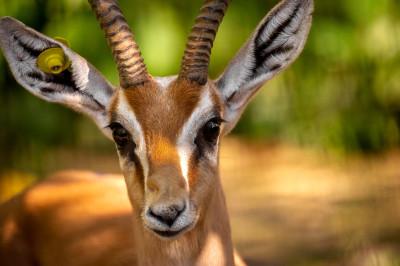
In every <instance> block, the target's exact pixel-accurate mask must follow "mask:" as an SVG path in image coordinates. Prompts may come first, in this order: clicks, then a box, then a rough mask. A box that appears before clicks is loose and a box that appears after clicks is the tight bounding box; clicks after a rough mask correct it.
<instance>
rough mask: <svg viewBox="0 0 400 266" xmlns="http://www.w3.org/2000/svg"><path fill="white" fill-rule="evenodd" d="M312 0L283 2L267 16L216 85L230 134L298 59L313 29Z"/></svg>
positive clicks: (286, 0) (288, 0)
mask: <svg viewBox="0 0 400 266" xmlns="http://www.w3.org/2000/svg"><path fill="white" fill-rule="evenodd" d="M312 12H313V0H284V1H282V2H280V3H279V4H278V5H277V6H276V7H274V9H273V10H272V11H271V12H269V13H268V15H267V16H265V17H264V19H263V20H262V21H261V23H260V24H259V25H258V27H257V29H256V30H255V31H254V33H253V34H252V36H251V37H250V39H249V40H248V41H247V43H246V44H245V45H244V46H243V47H242V48H241V49H240V50H239V52H238V54H237V55H236V56H235V58H234V59H233V60H232V61H231V62H230V63H229V65H228V67H227V68H226V69H225V71H224V73H223V74H222V75H221V76H220V77H219V78H218V79H217V81H216V84H217V87H218V89H219V90H220V91H221V94H222V97H223V100H224V102H225V105H226V107H227V108H226V110H227V111H226V112H227V113H226V118H227V120H228V122H229V124H230V125H229V126H227V130H226V131H227V132H229V131H230V130H231V129H232V128H233V127H234V125H235V124H236V122H237V120H238V119H239V117H240V115H241V113H242V112H243V110H244V108H245V107H246V106H247V104H248V102H249V101H250V99H251V98H252V96H253V95H254V94H255V93H256V92H257V91H258V90H259V89H260V88H261V87H262V85H264V84H265V83H266V82H267V81H268V80H270V79H272V78H273V77H274V76H276V75H277V74H278V73H280V72H281V71H282V70H284V69H286V68H287V67H288V66H289V65H290V64H291V63H292V62H294V61H295V59H296V58H297V57H298V56H299V54H300V53H301V51H302V50H303V48H304V45H305V43H306V40H307V37H308V33H309V31H310V28H311V21H312Z"/></svg>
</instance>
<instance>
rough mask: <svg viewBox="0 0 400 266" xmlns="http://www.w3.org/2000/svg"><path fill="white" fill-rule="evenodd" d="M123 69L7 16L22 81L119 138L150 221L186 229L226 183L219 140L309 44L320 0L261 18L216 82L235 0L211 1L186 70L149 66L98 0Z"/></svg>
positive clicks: (3, 41) (287, 4)
mask: <svg viewBox="0 0 400 266" xmlns="http://www.w3.org/2000/svg"><path fill="white" fill-rule="evenodd" d="M89 2H90V4H91V6H92V9H93V10H94V12H95V13H96V16H97V18H98V20H99V22H100V25H101V27H102V29H103V30H104V32H105V36H106V38H107V41H108V44H109V46H110V48H111V50H112V53H113V55H114V59H115V62H116V64H117V66H118V73H119V78H120V85H119V86H118V87H114V86H112V85H111V84H110V83H108V82H107V81H106V80H105V79H104V77H103V76H102V75H101V74H99V72H98V71H97V70H96V69H95V68H94V67H93V66H92V65H90V64H89V63H88V62H87V61H86V60H85V59H83V58H82V57H80V56H79V55H78V54H76V53H75V52H73V51H72V50H71V49H70V48H68V47H67V46H66V45H65V44H64V43H62V42H59V41H57V40H54V39H51V38H49V37H46V36H44V35H42V34H40V33H38V32H36V31H34V30H33V29H31V28H28V27H26V26H25V25H24V24H22V23H21V22H19V21H17V20H15V19H13V18H10V17H4V18H2V19H1V20H0V45H1V48H2V50H3V52H4V54H5V57H6V59H7V61H8V63H9V65H10V68H11V71H12V73H13V75H14V76H15V78H16V80H17V81H18V82H19V83H20V84H21V85H22V86H23V87H25V88H26V89H27V90H29V91H30V92H31V93H33V94H34V95H36V96H38V97H40V98H42V99H44V100H47V101H51V102H56V103H61V104H64V105H66V106H68V107H70V108H72V109H74V110H76V111H79V112H82V113H85V114H86V115H88V116H89V117H91V118H92V119H93V120H94V121H95V122H96V124H97V125H98V126H99V128H100V129H101V130H102V131H103V132H104V134H105V135H106V136H108V137H109V138H112V139H113V140H114V141H115V144H116V147H117V151H118V155H119V159H120V166H121V169H122V171H123V174H124V176H125V180H126V184H127V188H128V193H129V197H130V200H131V203H132V205H133V207H134V209H135V210H136V213H138V214H139V215H140V216H141V217H140V218H139V219H141V220H142V221H143V224H144V227H145V228H147V229H149V230H150V231H152V232H155V233H156V234H157V235H158V236H161V237H171V236H176V235H179V234H181V233H183V232H185V231H188V230H190V229H191V228H193V227H194V226H195V225H196V223H197V221H198V220H199V219H201V218H202V217H203V216H204V215H205V213H206V211H207V206H208V205H209V202H210V200H211V199H212V195H213V191H214V190H215V188H216V187H218V186H219V179H218V147H219V139H220V137H221V136H222V135H225V134H227V133H228V132H229V131H230V130H231V129H232V128H233V127H234V126H235V124H236V122H237V121H238V119H239V117H240V115H241V113H242V112H243V110H244V108H245V107H246V105H247V103H248V102H249V100H250V99H251V97H252V96H253V95H254V94H255V93H256V92H257V90H258V89H259V88H260V87H261V86H262V85H263V84H264V83H265V82H266V81H268V80H270V79H271V78H272V77H273V76H275V75H276V74H277V73H279V72H280V71H282V70H283V69H285V68H286V67H288V66H289V65H290V64H291V63H292V62H293V61H294V60H295V59H296V58H297V56H298V55H299V54H300V52H301V51H302V49H303V47H304V44H305V42H306V39H307V36H308V33H309V30H310V26H311V13H312V11H313V1H312V0H284V1H282V2H281V3H280V4H278V5H277V6H276V7H275V8H274V9H273V10H272V11H271V12H270V13H269V14H268V15H267V16H266V17H265V18H264V19H263V20H262V21H261V23H260V24H259V26H258V27H257V29H256V30H255V32H254V33H253V34H252V35H251V37H250V39H249V40H248V41H247V43H246V44H245V45H244V46H243V47H242V48H241V50H240V51H239V52H238V54H237V55H236V57H235V58H234V59H233V60H232V61H231V63H230V64H229V65H228V67H227V68H226V70H225V71H224V73H223V74H222V75H221V76H220V77H219V78H218V79H217V80H211V79H209V77H208V65H209V59H210V52H211V48H212V45H213V41H214V38H215V35H216V32H217V29H218V26H219V24H220V22H221V20H222V18H223V15H224V13H225V10H226V8H227V6H228V3H229V1H228V0H206V1H205V3H204V5H203V7H202V8H201V11H200V15H199V16H198V17H197V19H196V22H195V25H194V27H193V28H192V32H191V34H190V36H189V39H188V43H187V45H186V50H185V52H184V56H183V61H182V67H181V70H180V72H179V74H178V75H177V76H172V77H162V78H156V77H152V76H151V75H150V74H149V73H148V72H147V70H146V66H145V64H144V61H143V59H142V57H141V54H140V51H139V48H138V45H137V44H136V43H135V41H134V37H133V34H132V32H131V31H130V29H129V27H128V25H127V22H126V20H125V19H124V17H123V15H122V12H121V10H120V9H119V7H118V5H117V1H114V0H90V1H89ZM50 48H59V49H61V51H62V52H63V54H64V56H65V60H67V61H68V62H70V66H69V68H67V69H65V70H64V71H62V72H61V73H58V72H59V71H58V70H59V69H58V68H57V69H55V70H56V71H54V72H52V71H45V70H44V69H43V68H41V67H40V65H38V62H37V61H38V57H40V55H41V54H42V53H43V52H44V51H46V50H48V49H50Z"/></svg>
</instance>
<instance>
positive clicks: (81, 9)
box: [0, 0, 400, 171]
mask: <svg viewBox="0 0 400 266" xmlns="http://www.w3.org/2000/svg"><path fill="white" fill-rule="evenodd" d="M275 2H277V1H266V0H252V1H246V0H235V1H233V2H232V4H231V6H230V8H229V11H228V14H227V15H226V17H225V20H224V22H223V24H222V25H221V28H220V31H219V34H218V37H217V40H216V42H215V45H214V49H213V56H212V62H211V68H210V73H211V76H212V77H216V76H217V75H218V74H219V73H221V72H222V70H223V68H224V66H225V65H226V64H227V63H228V62H229V59H230V58H232V56H233V55H234V54H235V53H236V51H237V50H238V49H239V48H240V46H241V45H242V44H243V42H244V41H245V40H246V39H247V38H248V36H249V35H250V33H251V32H252V31H253V29H254V28H255V27H256V25H257V23H258V21H260V20H261V18H262V17H263V16H264V15H265V13H266V12H267V11H268V10H269V9H270V8H271V7H272V5H274V4H275ZM120 4H121V6H122V9H123V10H124V13H125V14H126V17H127V19H128V21H129V23H130V24H131V25H132V28H133V30H134V32H135V34H136V38H137V41H138V43H139V44H140V46H141V49H142V52H143V55H144V58H145V61H146V63H147V65H148V67H149V69H150V71H151V73H152V74H153V75H158V76H164V75H171V74H175V73H177V71H178V69H179V65H180V59H181V55H182V53H183V49H184V45H185V40H186V36H187V34H188V32H189V31H190V28H191V26H192V24H193V21H194V18H195V16H196V14H197V11H198V9H199V7H200V5H201V1H200V0H198V1H182V0H168V1H166V0H151V1H145V0H129V1H128V0H120ZM5 15H7V16H13V17H16V18H18V19H19V20H21V21H23V22H24V23H25V24H27V25H29V26H30V27H32V28H35V29H36V30H38V31H41V32H43V33H45V34H47V35H49V36H63V37H65V38H67V39H68V40H69V41H70V43H71V44H72V48H73V49H74V50H75V51H77V52H78V53H80V54H81V55H82V56H84V57H86V58H87V59H88V60H89V61H90V62H91V63H93V64H94V65H95V66H96V67H97V68H98V69H100V70H101V71H102V73H103V74H104V75H105V76H106V77H107V78H108V79H109V80H110V81H111V82H113V83H114V84H116V83H117V82H118V80H117V73H116V69H115V65H114V63H113V61H112V57H111V53H110V51H109V49H108V48H107V46H106V42H105V40H104V37H103V34H102V32H101V30H100V27H99V25H98V24H97V22H96V19H95V18H94V16H93V14H92V13H91V11H90V8H89V5H88V4H87V2H86V1H85V0H59V1H50V0H13V1H8V0H0V16H5ZM314 17H315V19H314V24H313V28H312V31H311V34H310V38H309V41H308V43H307V46H306V48H305V51H304V52H303V54H302V55H301V57H300V59H299V60H298V61H297V62H296V63H295V64H294V65H293V66H292V67H291V68H290V69H288V70H287V71H286V72H285V73H284V74H282V75H279V77H278V78H276V79H274V80H273V81H271V82H270V83H269V84H267V85H266V86H265V89H263V90H262V92H261V93H259V94H258V97H256V98H255V100H254V101H253V102H252V104H251V105H250V107H249V108H248V110H247V111H246V112H245V114H244V116H243V119H242V120H241V122H240V124H239V125H238V127H237V128H236V130H235V132H234V133H235V134H241V135H245V136H248V137H258V138H260V137H262V138H267V137H268V138H272V139H277V140H280V141H290V142H294V143H297V144H300V145H312V146H317V147H320V148H323V149H329V150H332V149H333V150H336V151H340V152H348V151H363V152H371V151H372V152H373V151H380V150H383V149H388V148H393V147H398V146H399V144H400V130H399V128H400V82H399V76H400V52H399V51H400V5H399V3H398V0H380V1H376V0H351V1H349V0H338V1H322V0H316V11H315V16H314ZM0 105H1V113H0V124H1V126H0V147H1V150H0V170H1V169H2V168H14V167H16V166H18V168H19V169H21V168H22V169H24V168H27V169H36V170H37V171H40V169H41V168H40V165H42V162H41V160H42V158H43V154H44V153H46V152H49V150H50V149H51V148H53V147H58V146H65V145H74V146H78V145H79V146H84V147H92V148H94V147H95V148H99V150H107V151H108V150H109V149H110V148H111V145H110V143H108V142H107V141H106V140H103V139H102V138H101V136H100V133H99V132H97V130H96V128H95V126H94V125H92V124H90V122H88V120H87V119H85V118H81V117H80V116H79V115H77V114H74V113H73V112H71V111H69V110H66V109H64V108H63V107H60V106H56V105H53V104H49V103H44V102H43V101H41V100H39V99H37V98H35V97H32V96H31V95H30V94H29V93H28V92H26V91H25V90H23V89H22V88H21V87H20V86H19V85H17V84H16V82H15V81H14V79H13V78H12V76H11V74H10V72H9V70H8V67H7V66H6V63H5V61H4V57H3V56H0Z"/></svg>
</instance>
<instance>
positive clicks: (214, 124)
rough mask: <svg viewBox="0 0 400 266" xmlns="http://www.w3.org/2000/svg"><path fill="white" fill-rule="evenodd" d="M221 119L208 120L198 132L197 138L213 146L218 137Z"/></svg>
mask: <svg viewBox="0 0 400 266" xmlns="http://www.w3.org/2000/svg"><path fill="white" fill-rule="evenodd" d="M221 122H222V119H220V118H213V119H211V120H209V121H208V122H207V123H206V124H205V125H204V126H203V127H202V128H201V130H200V132H199V134H198V136H197V138H201V139H202V140H203V141H204V142H206V143H207V144H211V145H215V144H216V142H217V139H218V136H219V131H220V126H221Z"/></svg>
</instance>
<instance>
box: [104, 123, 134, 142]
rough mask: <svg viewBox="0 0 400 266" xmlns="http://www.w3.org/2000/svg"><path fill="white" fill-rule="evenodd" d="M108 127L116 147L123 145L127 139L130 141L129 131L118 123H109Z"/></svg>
mask: <svg viewBox="0 0 400 266" xmlns="http://www.w3.org/2000/svg"><path fill="white" fill-rule="evenodd" d="M109 127H110V128H111V130H112V132H113V133H112V135H113V138H114V141H115V143H116V144H117V145H118V147H123V146H125V145H126V144H127V143H128V142H129V141H131V139H132V138H131V135H130V134H129V132H128V131H127V130H126V129H125V128H124V127H123V126H122V125H121V124H119V123H111V124H110V125H109Z"/></svg>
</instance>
